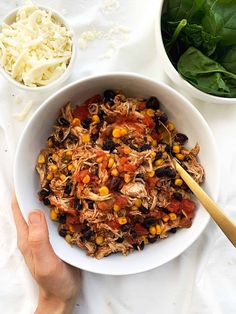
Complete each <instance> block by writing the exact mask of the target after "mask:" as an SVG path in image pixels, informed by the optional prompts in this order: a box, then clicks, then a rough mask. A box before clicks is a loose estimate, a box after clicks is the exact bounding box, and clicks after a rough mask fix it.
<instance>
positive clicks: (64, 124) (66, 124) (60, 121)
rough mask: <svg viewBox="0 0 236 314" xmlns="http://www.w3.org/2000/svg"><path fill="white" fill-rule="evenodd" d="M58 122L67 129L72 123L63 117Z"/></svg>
mask: <svg viewBox="0 0 236 314" xmlns="http://www.w3.org/2000/svg"><path fill="white" fill-rule="evenodd" d="M57 122H58V124H59V125H61V126H66V127H69V126H70V122H69V121H68V120H66V119H65V118H63V117H60V118H58V119H57Z"/></svg>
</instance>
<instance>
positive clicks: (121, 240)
mask: <svg viewBox="0 0 236 314" xmlns="http://www.w3.org/2000/svg"><path fill="white" fill-rule="evenodd" d="M123 241H124V238H123V237H119V238H118V239H116V242H117V243H122V242H123Z"/></svg>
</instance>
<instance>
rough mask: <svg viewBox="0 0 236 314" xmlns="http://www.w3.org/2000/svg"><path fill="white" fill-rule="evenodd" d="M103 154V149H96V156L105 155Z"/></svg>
mask: <svg viewBox="0 0 236 314" xmlns="http://www.w3.org/2000/svg"><path fill="white" fill-rule="evenodd" d="M105 155H106V154H105V153H104V152H103V151H101V150H98V151H96V156H97V157H102V156H105Z"/></svg>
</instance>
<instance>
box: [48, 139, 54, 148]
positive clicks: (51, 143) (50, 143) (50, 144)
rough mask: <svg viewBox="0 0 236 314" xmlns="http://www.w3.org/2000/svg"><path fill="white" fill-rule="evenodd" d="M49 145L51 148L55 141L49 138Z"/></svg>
mask: <svg viewBox="0 0 236 314" xmlns="http://www.w3.org/2000/svg"><path fill="white" fill-rule="evenodd" d="M48 147H50V148H51V147H53V142H52V140H51V139H49V140H48Z"/></svg>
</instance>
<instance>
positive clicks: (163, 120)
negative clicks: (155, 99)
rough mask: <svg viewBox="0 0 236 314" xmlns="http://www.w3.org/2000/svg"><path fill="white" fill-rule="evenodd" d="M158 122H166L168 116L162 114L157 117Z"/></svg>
mask: <svg viewBox="0 0 236 314" xmlns="http://www.w3.org/2000/svg"><path fill="white" fill-rule="evenodd" d="M159 120H160V121H161V122H162V123H166V122H167V121H168V116H167V114H166V113H165V112H163V113H162V115H161V116H160V117H159Z"/></svg>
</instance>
